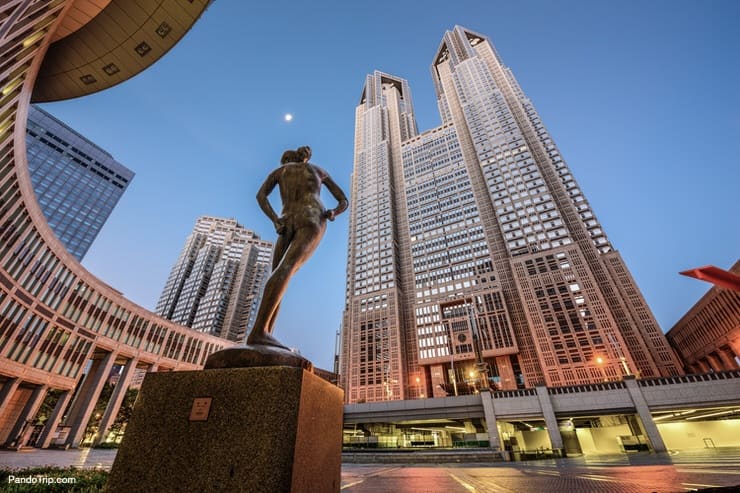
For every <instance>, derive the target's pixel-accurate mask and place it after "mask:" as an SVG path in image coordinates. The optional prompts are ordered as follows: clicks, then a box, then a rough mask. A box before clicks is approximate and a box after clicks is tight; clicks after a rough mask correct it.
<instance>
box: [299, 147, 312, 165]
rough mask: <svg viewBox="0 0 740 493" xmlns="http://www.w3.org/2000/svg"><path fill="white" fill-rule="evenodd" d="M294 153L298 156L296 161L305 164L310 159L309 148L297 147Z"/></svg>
mask: <svg viewBox="0 0 740 493" xmlns="http://www.w3.org/2000/svg"><path fill="white" fill-rule="evenodd" d="M296 153H297V154H298V161H303V162H306V161H308V160H309V159H311V148H310V147H308V146H301V147H299V148H298V149H296Z"/></svg>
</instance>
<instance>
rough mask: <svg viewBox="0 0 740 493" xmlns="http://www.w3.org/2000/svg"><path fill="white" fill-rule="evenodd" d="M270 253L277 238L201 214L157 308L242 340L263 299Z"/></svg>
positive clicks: (201, 328)
mask: <svg viewBox="0 0 740 493" xmlns="http://www.w3.org/2000/svg"><path fill="white" fill-rule="evenodd" d="M271 256H272V243H270V242H269V241H263V240H260V238H259V236H257V235H256V234H255V233H254V232H253V231H250V230H248V229H245V228H244V227H243V226H242V225H241V224H239V223H238V222H236V220H234V219H221V218H217V217H211V216H202V217H200V218H198V220H197V221H196V222H195V228H193V232H192V233H191V234H190V236H188V238H187V240H186V241H185V247H184V248H183V250H182V252H181V253H180V256H179V257H178V259H177V261H176V262H175V265H174V266H173V267H172V270H171V271H170V275H169V278H168V279H167V283H166V284H165V287H164V290H163V291H162V295H161V296H160V298H159V302H158V303H157V308H156V310H155V311H156V313H157V314H159V315H161V316H163V317H165V318H168V319H170V320H172V321H173V322H177V323H179V324H182V325H185V326H187V327H191V328H192V329H194V330H197V331H199V332H205V333H208V334H211V335H215V336H218V337H223V338H224V339H229V340H232V341H243V340H244V339H245V337H246V330H247V329H248V328H251V327H252V324H253V323H254V317H255V316H256V313H257V308H258V307H259V303H260V300H261V299H262V291H263V289H264V285H265V282H267V277H268V276H269V274H270V271H271V268H270V258H271Z"/></svg>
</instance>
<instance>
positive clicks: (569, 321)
mask: <svg viewBox="0 0 740 493" xmlns="http://www.w3.org/2000/svg"><path fill="white" fill-rule="evenodd" d="M432 76H433V79H434V84H435V89H436V94H437V102H438V106H439V112H440V115H441V118H442V125H440V126H439V127H437V128H434V129H431V130H428V131H426V132H424V133H421V134H419V133H418V131H417V127H416V122H415V118H414V109H413V103H412V99H411V93H410V89H409V86H408V83H407V82H406V81H405V80H403V79H401V78H399V77H395V76H392V75H389V74H385V73H382V72H377V71H376V72H375V73H373V74H372V75H369V76H367V79H366V82H365V86H364V89H363V92H362V96H361V100H360V104H359V106H358V107H357V109H356V113H355V117H356V123H355V158H354V174H353V180H352V207H351V211H352V212H351V217H350V235H349V248H348V268H347V274H348V279H347V302H346V306H345V313H344V317H343V335H342V357H341V381H342V386H343V387H344V389H345V392H346V396H347V400H348V401H349V402H358V401H359V402H362V401H375V400H383V399H403V398H416V397H424V396H442V395H446V394H448V393H453V392H454V393H461V392H465V391H470V390H472V389H474V388H475V387H476V386H479V385H481V384H485V383H486V382H488V383H490V385H492V386H494V387H497V388H501V389H515V388H518V387H530V386H533V385H535V384H539V383H544V384H547V385H550V386H558V385H569V384H577V383H582V382H597V381H603V380H605V379H617V378H621V376H622V375H625V374H638V375H641V376H645V377H648V376H657V375H670V374H677V373H679V372H680V365H679V363H678V362H677V361H676V359H675V356H674V354H673V353H672V351H671V350H670V348H669V347H668V345H667V343H666V339H665V336H664V335H663V333H662V331H661V330H660V328H659V326H658V324H657V322H656V321H655V318H654V317H653V315H652V313H651V311H650V309H649V308H648V306H647V304H646V303H645V300H644V298H643V297H642V295H641V294H640V292H639V290H638V288H637V286H636V285H635V282H634V280H633V279H632V277H631V275H630V274H629V271H628V270H627V268H626V267H625V264H624V262H623V261H622V259H621V257H620V255H619V253H618V252H617V251H616V250H614V249H613V247H612V245H611V243H610V242H609V240H608V238H607V237H606V234H605V233H604V231H603V229H602V228H601V226H600V224H599V222H598V220H597V219H596V217H595V215H594V213H593V211H592V210H591V207H590V205H589V204H588V201H587V200H586V198H585V197H584V195H583V193H582V192H581V190H580V188H579V187H578V185H577V183H576V181H575V179H574V178H573V175H572V174H571V172H570V170H569V169H568V166H567V165H566V163H565V161H564V160H563V158H562V157H561V156H560V152H559V151H558V149H557V147H556V146H555V143H554V142H553V141H552V139H551V138H550V135H549V134H548V132H547V130H546V129H545V127H544V125H543V124H542V122H541V121H540V118H539V116H538V115H537V112H536V111H535V108H534V106H533V105H532V103H531V102H530V100H529V99H527V97H526V96H525V94H524V93H523V92H522V90H521V88H520V87H519V85H518V84H517V82H516V79H515V78H514V75H513V74H512V73H511V71H510V70H509V69H508V68H507V67H506V66H505V65H504V64H503V63H502V61H501V59H500V57H499V56H498V54H497V52H496V51H495V49H494V47H493V46H492V45H491V43H490V42H489V40H488V39H487V38H486V37H485V36H483V35H481V34H478V33H475V32H473V31H470V30H468V29H465V28H463V27H460V26H456V27H455V28H454V29H453V30H452V31H448V32H446V33H445V35H444V38H443V40H442V43H441V44H440V46H439V48H438V50H437V53H436V55H435V57H434V62H433V64H432ZM486 372H487V374H488V378H486V377H484V376H483V375H485V374H486Z"/></svg>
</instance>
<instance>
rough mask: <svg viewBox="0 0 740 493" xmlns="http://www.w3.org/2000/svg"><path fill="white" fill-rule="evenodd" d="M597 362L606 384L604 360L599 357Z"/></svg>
mask: <svg viewBox="0 0 740 493" xmlns="http://www.w3.org/2000/svg"><path fill="white" fill-rule="evenodd" d="M595 361H596V364H597V365H599V368H600V369H601V378H603V379H604V381H605V382H606V373H605V372H604V358H602V357H601V356H597V357H596V360H595Z"/></svg>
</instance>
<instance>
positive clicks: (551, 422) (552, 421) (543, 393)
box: [535, 385, 563, 453]
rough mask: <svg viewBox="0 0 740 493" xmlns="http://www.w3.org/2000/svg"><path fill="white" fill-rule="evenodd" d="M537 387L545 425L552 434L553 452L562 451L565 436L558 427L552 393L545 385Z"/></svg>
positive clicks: (549, 433)
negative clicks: (551, 398) (548, 391)
mask: <svg viewBox="0 0 740 493" xmlns="http://www.w3.org/2000/svg"><path fill="white" fill-rule="evenodd" d="M535 389H536V390H537V399H539V401H540V409H542V415H543V416H544V417H545V426H547V434H548V435H549V436H550V445H551V446H552V451H553V453H561V452H562V450H563V437H562V436H561V435H560V428H559V427H558V420H557V419H556V418H555V411H554V410H553V407H552V401H551V400H550V394H548V393H547V387H545V386H544V385H538V386H536V387H535ZM556 451H557V452H556Z"/></svg>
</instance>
